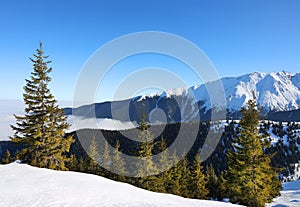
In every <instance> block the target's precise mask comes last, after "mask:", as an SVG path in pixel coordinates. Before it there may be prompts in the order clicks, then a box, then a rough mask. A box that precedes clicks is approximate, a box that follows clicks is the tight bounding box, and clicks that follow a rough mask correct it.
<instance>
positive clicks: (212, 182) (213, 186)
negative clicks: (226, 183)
mask: <svg viewBox="0 0 300 207" xmlns="http://www.w3.org/2000/svg"><path fill="white" fill-rule="evenodd" d="M206 178H207V183H206V186H207V189H208V191H209V194H208V196H209V197H210V198H213V199H216V198H217V197H218V195H217V189H218V178H217V176H216V173H215V170H214V168H213V166H212V164H211V163H210V164H209V165H207V166H206Z"/></svg>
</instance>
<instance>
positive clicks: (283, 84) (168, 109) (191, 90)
mask: <svg viewBox="0 0 300 207" xmlns="http://www.w3.org/2000/svg"><path fill="white" fill-rule="evenodd" d="M220 82H221V83H222V84H223V88H224V97H225V99H226V102H225V103H223V102H220V103H217V104H218V105H212V104H211V100H210V96H209V94H208V90H207V88H212V89H218V90H219V91H218V92H219V93H221V92H222V90H220V89H219V88H218V85H217V84H219V83H220ZM214 95H216V94H214ZM253 96H255V98H256V100H257V103H258V107H260V108H261V109H262V112H263V113H264V115H267V116H268V114H271V115H272V116H274V115H275V117H277V118H276V120H280V118H278V115H276V113H277V112H281V113H280V114H281V115H282V116H285V117H286V116H288V117H294V118H292V121H298V120H297V119H299V118H297V117H295V116H294V115H293V114H298V113H299V109H300V73H295V74H293V73H290V72H287V71H280V72H270V73H263V72H253V73H249V74H245V75H241V76H237V77H224V78H221V79H220V81H219V82H218V81H212V82H208V83H206V84H201V85H197V86H192V87H186V88H176V89H169V90H166V91H163V92H161V93H156V94H148V95H147V94H146V95H143V96H137V97H133V98H130V99H127V100H121V101H111V102H103V103H95V104H91V105H85V106H81V107H78V108H74V109H72V108H66V109H65V112H66V114H67V115H71V114H73V115H75V116H80V117H87V118H91V117H96V118H110V119H117V120H120V121H138V120H139V118H140V117H141V114H142V113H146V114H150V113H152V112H157V111H158V110H157V109H159V110H162V111H163V112H164V113H165V117H163V116H162V115H161V114H160V113H152V114H150V115H149V117H147V118H148V121H150V122H157V123H162V122H168V123H171V122H189V121H197V120H199V119H201V120H210V119H211V113H212V112H214V113H215V114H218V115H217V117H219V118H220V119H222V117H224V116H222V113H223V114H224V111H226V112H225V114H226V116H227V118H228V117H232V116H235V117H236V118H238V117H239V111H240V109H241V108H242V107H243V106H245V105H246V103H247V101H248V100H249V99H253ZM291 111H292V114H291ZM295 112H296V113H295ZM286 113H288V115H286ZM272 116H271V117H272ZM295 119H296V120H295ZM151 120H152V121H151Z"/></svg>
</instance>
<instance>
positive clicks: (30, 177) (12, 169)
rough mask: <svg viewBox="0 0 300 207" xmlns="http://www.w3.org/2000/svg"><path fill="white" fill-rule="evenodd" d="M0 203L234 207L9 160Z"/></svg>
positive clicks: (0, 173)
mask: <svg viewBox="0 0 300 207" xmlns="http://www.w3.org/2000/svg"><path fill="white" fill-rule="evenodd" d="M0 177H1V179H0V203H1V206H10V207H17V206H31V207H35V206H36V207H40V206H49V207H50V206H51V207H56V206H57V207H58V206H72V207H76V206H78V207H85V206H97V207H170V206H172V207H183V206H189V207H202V206H210V207H234V206H237V205H233V204H230V203H223V202H217V201H205V200H193V199H186V198H182V197H179V196H175V195H170V194H162V193H154V192H150V191H146V190H143V189H139V188H136V187H134V186H131V185H129V184H125V183H119V182H115V181H112V180H109V179H106V178H103V177H100V176H96V175H91V174H83V173H77V172H66V171H65V172H64V171H54V170H49V169H41V168H36V167H31V166H28V165H25V164H18V163H11V164H8V165H0Z"/></svg>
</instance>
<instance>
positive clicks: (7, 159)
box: [2, 150, 12, 164]
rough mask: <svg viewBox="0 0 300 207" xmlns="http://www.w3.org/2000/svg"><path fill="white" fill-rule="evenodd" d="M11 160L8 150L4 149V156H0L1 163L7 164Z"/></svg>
mask: <svg viewBox="0 0 300 207" xmlns="http://www.w3.org/2000/svg"><path fill="white" fill-rule="evenodd" d="M11 162H12V158H11V154H10V151H9V150H6V153H5V157H4V158H2V164H9V163H11Z"/></svg>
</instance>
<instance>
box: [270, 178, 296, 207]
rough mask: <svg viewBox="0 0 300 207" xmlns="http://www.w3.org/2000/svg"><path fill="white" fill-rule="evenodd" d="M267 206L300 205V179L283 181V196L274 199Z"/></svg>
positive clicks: (286, 206)
mask: <svg viewBox="0 0 300 207" xmlns="http://www.w3.org/2000/svg"><path fill="white" fill-rule="evenodd" d="M267 206H274V207H294V206H300V180H296V181H293V182H288V183H283V190H282V191H281V196H280V197H277V198H275V199H274V200H273V202H272V203H271V204H268V205H267Z"/></svg>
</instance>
